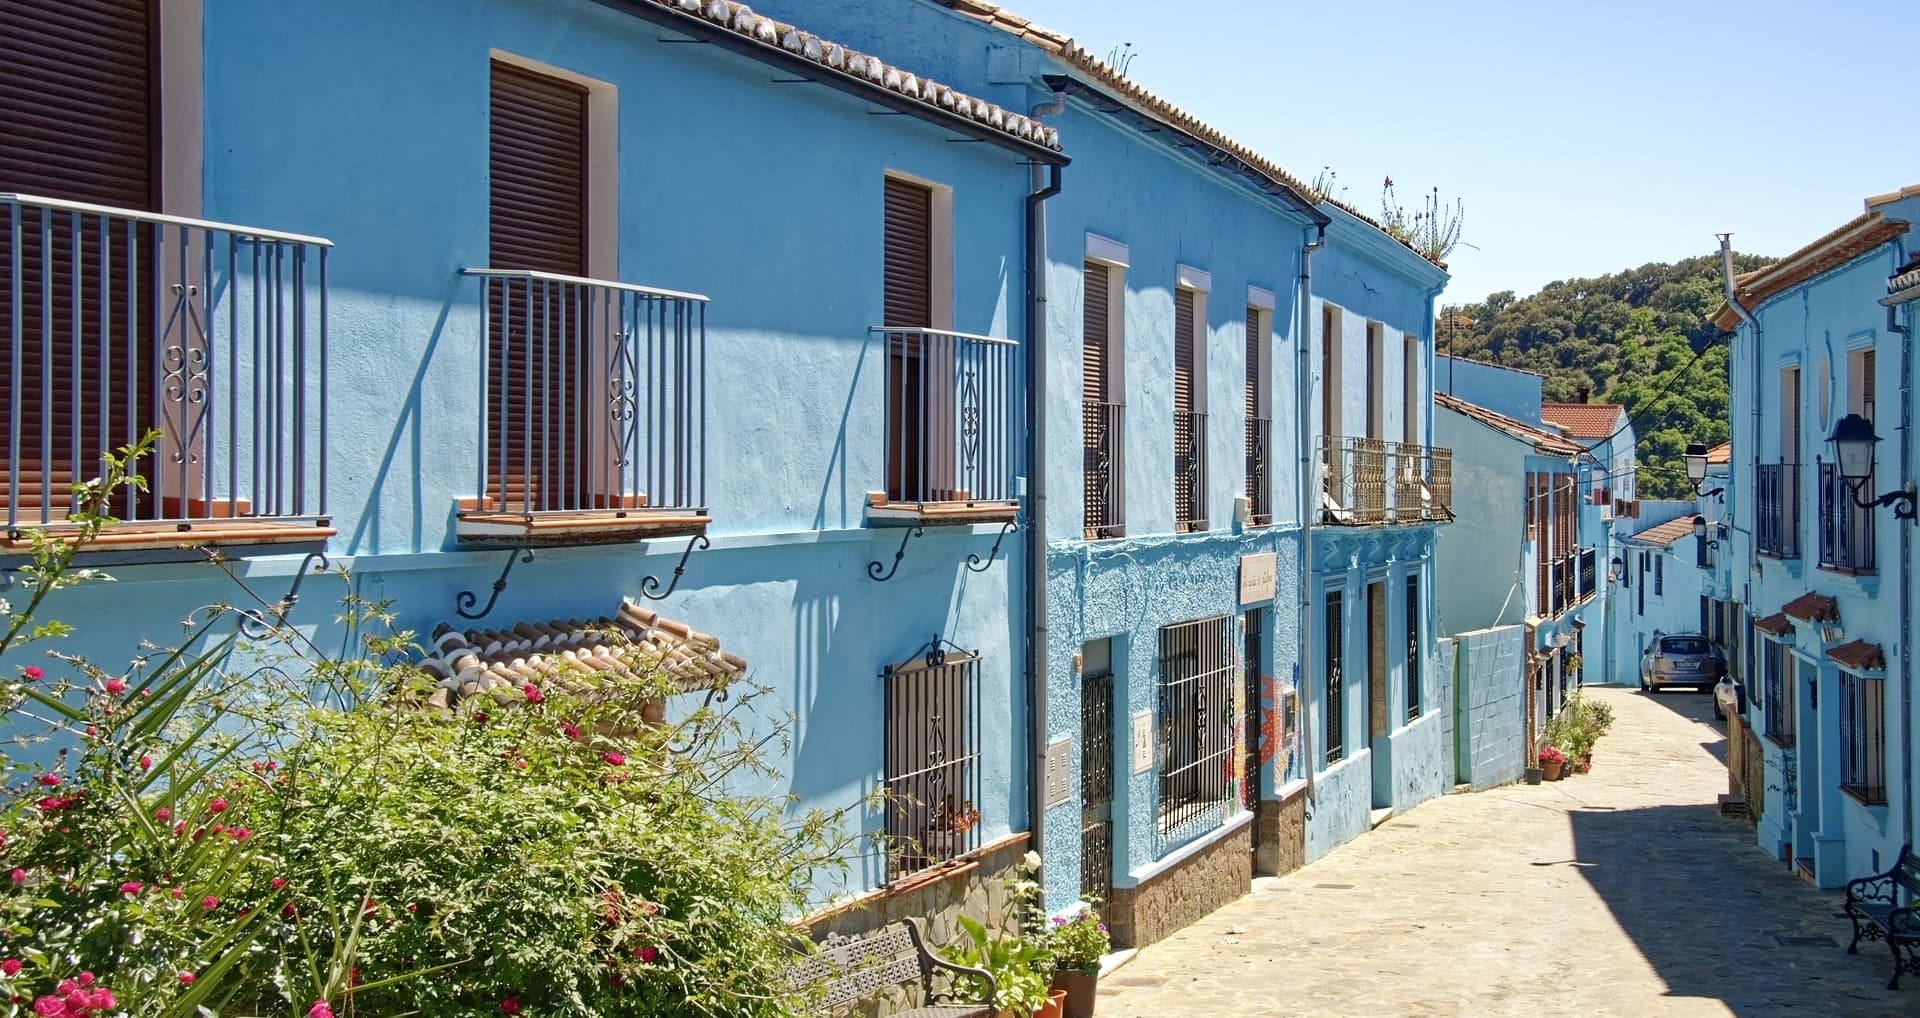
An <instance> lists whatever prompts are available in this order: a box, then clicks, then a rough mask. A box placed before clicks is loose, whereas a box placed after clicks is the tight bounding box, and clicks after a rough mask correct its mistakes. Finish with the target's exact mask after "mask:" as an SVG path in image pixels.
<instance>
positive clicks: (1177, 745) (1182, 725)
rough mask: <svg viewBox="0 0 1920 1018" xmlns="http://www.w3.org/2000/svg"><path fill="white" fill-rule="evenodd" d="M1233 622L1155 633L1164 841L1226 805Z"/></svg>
mask: <svg viewBox="0 0 1920 1018" xmlns="http://www.w3.org/2000/svg"><path fill="white" fill-rule="evenodd" d="M1232 622H1233V619H1232V617H1231V616H1227V615H1222V616H1219V617H1217V618H1211V619H1202V620H1200V621H1198V622H1186V623H1182V624H1180V625H1176V626H1166V627H1164V628H1162V629H1161V630H1160V805H1159V816H1160V823H1159V833H1160V835H1161V837H1162V838H1166V837H1168V836H1172V835H1175V834H1176V833H1178V832H1180V831H1181V830H1182V829H1183V828H1185V827H1187V826H1188V825H1189V824H1191V823H1193V822H1194V821H1195V820H1199V819H1201V818H1204V817H1208V816H1213V815H1217V814H1218V813H1219V812H1221V811H1222V809H1223V808H1224V806H1225V805H1226V801H1227V774H1228V772H1229V771H1230V770H1231V769H1232V762H1233V761H1232V753H1233V717H1234V715H1233V677H1234V661H1233V627H1232Z"/></svg>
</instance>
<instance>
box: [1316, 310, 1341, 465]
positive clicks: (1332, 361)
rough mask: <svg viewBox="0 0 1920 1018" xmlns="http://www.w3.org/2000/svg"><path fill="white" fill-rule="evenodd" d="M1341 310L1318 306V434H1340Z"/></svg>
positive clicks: (1332, 435) (1331, 436)
mask: <svg viewBox="0 0 1920 1018" xmlns="http://www.w3.org/2000/svg"><path fill="white" fill-rule="evenodd" d="M1340 319H1341V313H1340V309H1339V308H1337V307H1335V306H1333V305H1332V304H1323V305H1321V308H1320V434H1321V435H1322V436H1323V437H1325V438H1329V439H1331V438H1335V437H1337V436H1338V435H1339V434H1340V410H1341V407H1340V392H1341V390H1340V360H1341V357H1340V353H1341V350H1340V348H1341V345H1342V340H1343V336H1342V331H1341V330H1342V325H1341V321H1340Z"/></svg>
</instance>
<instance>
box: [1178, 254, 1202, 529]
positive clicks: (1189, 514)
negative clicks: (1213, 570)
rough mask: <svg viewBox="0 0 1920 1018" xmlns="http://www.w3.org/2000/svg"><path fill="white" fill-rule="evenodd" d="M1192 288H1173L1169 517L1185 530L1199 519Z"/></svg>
mask: <svg viewBox="0 0 1920 1018" xmlns="http://www.w3.org/2000/svg"><path fill="white" fill-rule="evenodd" d="M1193 403H1194V393H1193V291H1192V290H1186V289H1176V290H1174V291H1173V520H1174V528H1175V530H1176V531H1177V532H1180V533H1185V532H1186V531H1187V530H1188V529H1189V528H1190V526H1191V525H1192V524H1194V523H1195V522H1196V521H1197V520H1198V519H1199V511H1198V506H1197V503H1198V501H1199V497H1200V496H1199V493H1198V492H1197V491H1196V490H1195V489H1196V488H1197V486H1198V485H1197V481H1198V480H1199V479H1198V477H1196V476H1195V471H1196V469H1197V460H1198V456H1197V453H1198V450H1197V449H1195V448H1194V446H1195V445H1196V444H1197V443H1196V441H1195V439H1196V436H1195V435H1194V419H1193Z"/></svg>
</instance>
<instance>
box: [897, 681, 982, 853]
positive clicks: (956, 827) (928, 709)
mask: <svg viewBox="0 0 1920 1018" xmlns="http://www.w3.org/2000/svg"><path fill="white" fill-rule="evenodd" d="M881 678H882V680H883V681H884V682H885V685H886V733H885V738H886V769H887V778H886V796H887V803H886V810H887V879H888V880H890V881H891V880H897V879H899V878H900V877H903V876H906V875H907V874H909V873H914V872H916V871H919V870H923V869H925V868H927V867H929V866H933V865H936V864H938V863H941V862H945V861H946V860H948V859H952V858H954V857H956V856H959V855H962V854H965V853H966V852H968V851H971V850H972V849H974V848H976V847H978V846H979V844H980V808H981V805H982V801H983V800H982V798H981V795H980V767H979V760H980V702H979V698H978V687H979V681H980V659H979V658H978V657H977V656H975V655H972V654H963V653H953V652H946V653H943V652H941V651H940V650H938V649H937V648H935V649H931V650H929V652H928V653H927V654H926V655H924V656H922V657H917V658H915V659H913V660H911V661H908V662H906V663H904V664H899V665H890V666H888V667H887V668H886V670H885V671H884V672H882V673H881Z"/></svg>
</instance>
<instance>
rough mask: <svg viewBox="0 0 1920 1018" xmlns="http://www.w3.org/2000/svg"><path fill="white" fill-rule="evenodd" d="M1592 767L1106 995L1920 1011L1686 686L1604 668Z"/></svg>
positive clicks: (1234, 914)
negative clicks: (1855, 950)
mask: <svg viewBox="0 0 1920 1018" xmlns="http://www.w3.org/2000/svg"><path fill="white" fill-rule="evenodd" d="M1588 695H1590V696H1594V697H1597V698H1599V699H1601V700H1604V701H1605V702H1606V703H1609V704H1612V705H1613V707H1614V709H1615V710H1616V711H1617V713H1618V717H1619V722H1618V724H1617V725H1616V726H1615V728H1614V730H1613V733H1612V734H1611V735H1609V736H1607V737H1605V738H1603V739H1602V740H1601V742H1600V743H1599V745H1598V746H1597V748H1596V749H1595V752H1594V763H1593V770H1592V772H1591V773H1588V774H1576V775H1572V776H1570V777H1568V778H1566V779H1565V780H1562V781H1559V782H1549V783H1544V784H1541V785H1538V786H1528V785H1524V784H1523V785H1513V786H1508V787H1503V788H1497V789H1494V790H1491V791H1488V792H1482V793H1472V794H1459V795H1448V796H1443V797H1441V798H1439V799H1436V800H1433V801H1431V802H1429V803H1427V804H1425V805H1423V806H1420V807H1419V808H1417V809H1415V810H1413V811H1411V812H1409V813H1407V814H1405V815H1404V816H1401V817H1395V818H1394V819H1392V820H1390V821H1388V822H1387V823H1386V824H1385V825H1384V826H1382V827H1381V828H1380V829H1379V830H1377V831H1376V832H1375V833H1374V834H1373V836H1371V837H1365V838H1359V839H1356V840H1355V841H1353V842H1351V843H1349V844H1347V845H1345V846H1342V847H1341V848H1339V849H1336V850H1335V851H1333V852H1332V853H1331V854H1329V855H1328V856H1326V857H1325V858H1322V859H1320V860H1318V861H1316V862H1314V863H1312V864H1311V865H1309V866H1307V867H1305V868H1304V869H1301V870H1298V871H1296V872H1294V873H1292V874H1289V875H1288V876H1285V877H1279V878H1263V879H1260V880H1256V881H1255V882H1254V890H1253V893H1252V894H1250V895H1248V896H1247V897H1245V898H1242V899H1240V900H1239V901H1237V902H1235V903H1233V904H1232V905H1230V906H1228V907H1226V908H1223V909H1221V910H1219V911H1218V912H1216V913H1214V914H1213V915H1211V916H1209V917H1208V918H1206V919H1204V920H1202V921H1201V922H1199V923H1197V924H1195V925H1194V926H1192V927H1189V928H1187V929H1185V930H1183V931H1181V932H1179V933H1177V934H1175V935H1174V936H1172V937H1170V938H1168V939H1167V940H1164V941H1162V942H1160V943H1158V944H1154V945H1152V946H1150V947H1148V948H1146V949H1144V950H1143V951H1141V953H1140V955H1139V956H1138V957H1136V958H1135V959H1133V961H1132V962H1131V963H1129V964H1127V965H1125V966H1124V967H1122V968H1120V969H1119V970H1117V971H1115V972H1113V973H1111V974H1110V975H1109V976H1108V977H1106V978H1105V979H1104V980H1103V981H1102V983H1101V992H1100V997H1101V999H1100V1004H1099V1013H1100V1014H1101V1015H1102V1016H1105V1018H1117V1016H1146V1015H1153V1016H1164V1015H1223V1016H1224V1015H1234V1016H1245V1015H1296V1014H1299V1015H1359V1014H1366V1015H1418V1014H1433V1015H1528V1016H1543V1015H1641V1016H1644V1015H1771V1014H1781V1013H1798V1014H1810V1015H1822V1016H1829V1015H1832V1016H1863V1015H1913V1014H1920V979H1914V978H1912V977H1909V978H1908V980H1907V981H1906V982H1905V983H1903V984H1902V987H1901V989H1899V990H1894V991H1889V990H1888V989H1886V981H1887V976H1888V973H1889V962H1888V956H1887V951H1886V948H1885V947H1884V946H1883V945H1878V944H1863V945H1862V946H1861V948H1860V953H1859V955H1858V956H1857V957H1855V956H1849V955H1848V954H1847V953H1846V951H1845V948H1846V944H1847V940H1848V937H1849V931H1850V927H1849V926H1848V924H1847V922H1846V920H1845V919H1844V917H1842V916H1841V914H1840V901H1841V896H1840V892H1838V891H1816V890H1814V889H1813V888H1811V887H1810V886H1808V885H1806V884H1804V883H1801V882H1800V881H1799V880H1797V879H1796V878H1795V877H1793V876H1792V875H1791V874H1789V873H1788V872H1787V870H1786V869H1785V867H1783V866H1780V865H1778V864H1776V863H1773V862H1771V861H1770V860H1768V859H1767V858H1766V856H1765V855H1763V854H1762V853H1761V852H1760V850H1759V849H1757V848H1755V847H1754V844H1753V840H1752V831H1751V828H1750V827H1749V826H1748V824H1747V822H1746V821H1745V820H1744V819H1742V818H1738V817H1726V816H1722V815H1720V812H1719V808H1718V802H1717V797H1718V795H1719V794H1720V793H1722V792H1724V791H1726V771H1725V770H1724V768H1723V766H1722V764H1721V762H1720V754H1721V753H1722V752H1723V751H1724V736H1723V731H1722V728H1721V726H1720V725H1719V724H1718V723H1717V722H1716V721H1715V720H1714V719H1713V718H1712V715H1711V713H1710V712H1711V701H1710V699H1709V698H1708V697H1706V696H1704V695H1699V694H1694V693H1665V694H1661V695H1658V696H1647V695H1643V694H1641V693H1638V692H1634V691H1631V690H1626V689H1591V690H1589V691H1588Z"/></svg>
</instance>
